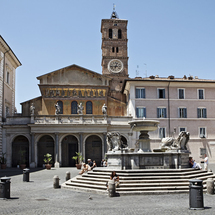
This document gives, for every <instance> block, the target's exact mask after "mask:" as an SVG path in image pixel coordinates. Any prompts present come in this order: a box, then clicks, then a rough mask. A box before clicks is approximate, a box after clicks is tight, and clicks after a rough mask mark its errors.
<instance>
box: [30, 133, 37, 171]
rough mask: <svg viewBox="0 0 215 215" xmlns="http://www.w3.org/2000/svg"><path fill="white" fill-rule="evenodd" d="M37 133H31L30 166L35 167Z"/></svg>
mask: <svg viewBox="0 0 215 215" xmlns="http://www.w3.org/2000/svg"><path fill="white" fill-rule="evenodd" d="M35 167H36V163H35V133H31V163H30V168H35Z"/></svg>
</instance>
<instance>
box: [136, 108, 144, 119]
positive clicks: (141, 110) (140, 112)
mask: <svg viewBox="0 0 215 215" xmlns="http://www.w3.org/2000/svg"><path fill="white" fill-rule="evenodd" d="M136 116H137V118H143V117H146V108H143V107H137V108H136Z"/></svg>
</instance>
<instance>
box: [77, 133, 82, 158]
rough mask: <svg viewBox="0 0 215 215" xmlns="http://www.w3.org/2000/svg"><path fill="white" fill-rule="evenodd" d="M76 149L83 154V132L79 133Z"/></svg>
mask: <svg viewBox="0 0 215 215" xmlns="http://www.w3.org/2000/svg"><path fill="white" fill-rule="evenodd" d="M78 151H79V152H80V153H81V154H82V155H83V133H79V146H78Z"/></svg>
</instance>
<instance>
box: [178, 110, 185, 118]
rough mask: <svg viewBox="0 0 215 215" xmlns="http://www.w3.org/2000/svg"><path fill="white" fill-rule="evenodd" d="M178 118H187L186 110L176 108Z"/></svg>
mask: <svg viewBox="0 0 215 215" xmlns="http://www.w3.org/2000/svg"><path fill="white" fill-rule="evenodd" d="M178 117H179V118H187V108H178Z"/></svg>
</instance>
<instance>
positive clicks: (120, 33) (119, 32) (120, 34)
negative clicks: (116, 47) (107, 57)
mask: <svg viewBox="0 0 215 215" xmlns="http://www.w3.org/2000/svg"><path fill="white" fill-rule="evenodd" d="M118 39H122V31H121V29H119V30H118Z"/></svg>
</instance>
